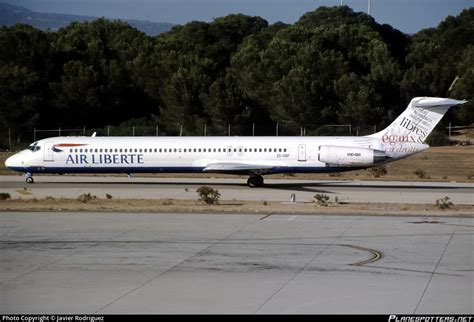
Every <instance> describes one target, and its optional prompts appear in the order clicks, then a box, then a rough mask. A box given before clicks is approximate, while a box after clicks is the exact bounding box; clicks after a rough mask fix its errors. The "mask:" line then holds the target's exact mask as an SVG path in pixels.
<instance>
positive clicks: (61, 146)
mask: <svg viewBox="0 0 474 322" xmlns="http://www.w3.org/2000/svg"><path fill="white" fill-rule="evenodd" d="M84 145H87V144H81V143H61V144H55V145H53V151H54V152H63V151H64V150H61V149H59V148H73V147H78V146H84Z"/></svg>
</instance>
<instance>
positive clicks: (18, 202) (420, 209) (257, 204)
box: [0, 198, 474, 217]
mask: <svg viewBox="0 0 474 322" xmlns="http://www.w3.org/2000/svg"><path fill="white" fill-rule="evenodd" d="M0 205H1V207H0V208H1V209H2V210H3V211H39V212H46V211H48V212H50V211H61V212H78V211H79V212H97V211H99V212H111V213H117V212H134V213H135V212H145V213H220V214H222V213H229V214H230V213H232V214H262V215H268V214H306V215H318V214H321V215H322V214H325V215H326V214H334V215H398V216H399V215H423V216H462V217H473V216H474V206H472V205H454V206H453V207H452V208H449V209H446V210H441V209H439V208H437V207H436V206H435V205H434V204H432V205H430V204H393V203H390V204H389V203H350V204H349V203H342V204H335V203H329V204H328V206H327V207H321V206H318V205H316V204H315V203H286V202H261V201H222V202H221V203H220V204H218V205H206V204H203V203H199V202H198V201H196V200H175V199H163V200H144V199H116V200H115V199H114V200H107V199H93V200H91V201H89V202H81V201H79V200H77V199H55V198H46V199H14V200H5V201H0Z"/></svg>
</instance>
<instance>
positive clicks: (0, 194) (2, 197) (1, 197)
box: [0, 192, 11, 200]
mask: <svg viewBox="0 0 474 322" xmlns="http://www.w3.org/2000/svg"><path fill="white" fill-rule="evenodd" d="M10 198H11V196H10V194H9V193H8V192H0V200H8V199H10Z"/></svg>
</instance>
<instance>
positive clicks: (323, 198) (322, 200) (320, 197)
mask: <svg viewBox="0 0 474 322" xmlns="http://www.w3.org/2000/svg"><path fill="white" fill-rule="evenodd" d="M313 198H314V202H315V203H316V204H317V205H318V206H323V207H326V206H327V205H328V202H329V196H327V195H324V194H322V193H318V194H317V195H314V197H313Z"/></svg>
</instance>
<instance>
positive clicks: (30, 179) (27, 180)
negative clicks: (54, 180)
mask: <svg viewBox="0 0 474 322" xmlns="http://www.w3.org/2000/svg"><path fill="white" fill-rule="evenodd" d="M26 183H35V180H34V179H33V177H27V178H26Z"/></svg>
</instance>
